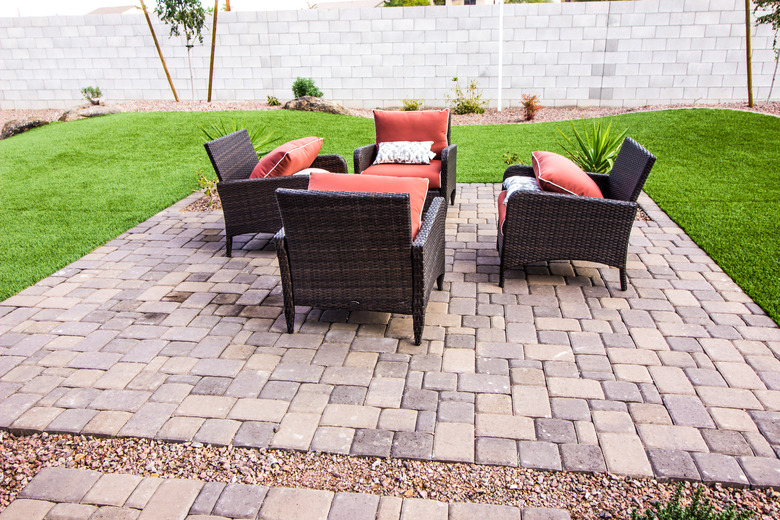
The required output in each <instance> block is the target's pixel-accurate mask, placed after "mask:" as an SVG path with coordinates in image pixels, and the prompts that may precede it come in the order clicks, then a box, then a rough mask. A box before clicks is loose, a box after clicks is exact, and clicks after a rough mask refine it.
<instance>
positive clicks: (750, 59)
mask: <svg viewBox="0 0 780 520" xmlns="http://www.w3.org/2000/svg"><path fill="white" fill-rule="evenodd" d="M745 41H746V50H747V80H748V85H747V88H748V106H750V107H751V108H752V107H753V64H752V62H753V51H752V50H751V45H750V0H745Z"/></svg>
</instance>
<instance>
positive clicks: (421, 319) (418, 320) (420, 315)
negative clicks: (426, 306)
mask: <svg viewBox="0 0 780 520" xmlns="http://www.w3.org/2000/svg"><path fill="white" fill-rule="evenodd" d="M424 326H425V313H424V312H415V313H413V314H412V327H413V329H414V344H415V345H419V344H420V341H421V340H422V333H423V327H424Z"/></svg>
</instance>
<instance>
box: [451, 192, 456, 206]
mask: <svg viewBox="0 0 780 520" xmlns="http://www.w3.org/2000/svg"><path fill="white" fill-rule="evenodd" d="M456 191H457V190H452V193H451V194H450V206H454V205H455V192H456Z"/></svg>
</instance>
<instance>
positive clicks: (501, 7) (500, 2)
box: [498, 0, 504, 112]
mask: <svg viewBox="0 0 780 520" xmlns="http://www.w3.org/2000/svg"><path fill="white" fill-rule="evenodd" d="M503 86H504V0H498V111H499V112H501V91H502V89H503Z"/></svg>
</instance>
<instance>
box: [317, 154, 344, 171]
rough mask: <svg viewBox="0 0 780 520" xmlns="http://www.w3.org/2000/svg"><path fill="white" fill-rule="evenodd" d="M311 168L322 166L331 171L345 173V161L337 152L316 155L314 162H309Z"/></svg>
mask: <svg viewBox="0 0 780 520" xmlns="http://www.w3.org/2000/svg"><path fill="white" fill-rule="evenodd" d="M311 167H312V168H322V169H323V170H328V171H329V172H333V173H347V172H348V170H347V161H345V160H344V158H343V157H342V156H340V155H337V154H332V155H318V156H317V158H316V159H314V162H313V163H311Z"/></svg>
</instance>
